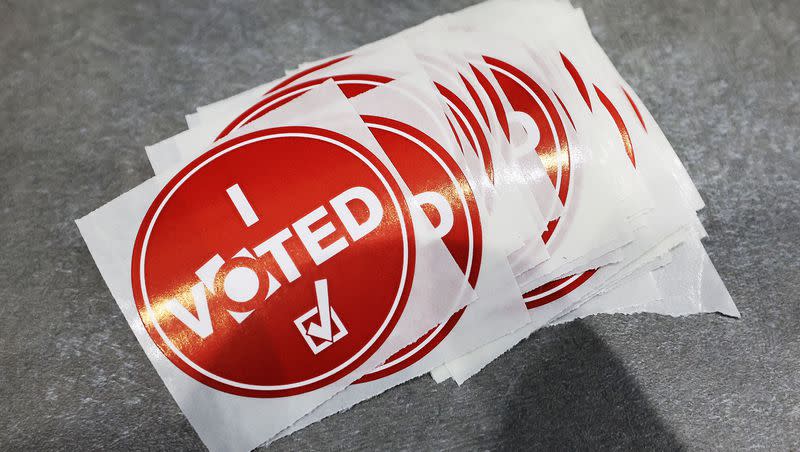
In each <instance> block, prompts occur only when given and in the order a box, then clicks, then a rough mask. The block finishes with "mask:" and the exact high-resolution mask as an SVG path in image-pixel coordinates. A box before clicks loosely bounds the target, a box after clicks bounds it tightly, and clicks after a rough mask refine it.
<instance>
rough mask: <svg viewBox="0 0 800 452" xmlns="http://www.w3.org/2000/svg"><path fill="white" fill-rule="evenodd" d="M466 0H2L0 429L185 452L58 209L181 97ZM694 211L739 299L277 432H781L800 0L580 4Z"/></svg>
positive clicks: (443, 443) (541, 441)
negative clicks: (656, 129)
mask: <svg viewBox="0 0 800 452" xmlns="http://www.w3.org/2000/svg"><path fill="white" fill-rule="evenodd" d="M467 3H469V2H468V1H460V2H459V1H452V2H449V1H448V2H434V3H430V2H427V1H422V0H418V1H405V2H377V1H376V2H370V1H348V2H342V1H337V2H326V1H318V2H312V1H286V2H263V3H261V2H259V3H255V2H251V1H245V2H236V3H233V2H231V3H230V4H226V3H209V2H206V1H172V0H170V1H163V2H156V1H151V2H147V3H135V2H127V1H121V0H103V1H79V0H70V1H59V2H43V1H38V0H35V1H2V2H0V208H1V209H2V215H0V256H2V257H0V449H5V450H13V449H64V450H75V449H101V450H114V449H137V450H151V449H198V448H201V447H202V444H201V443H200V441H199V440H198V438H197V436H196V435H195V433H194V432H193V430H192V428H191V427H190V425H189V424H188V422H187V421H186V420H185V418H184V417H183V415H182V414H181V412H180V410H179V409H178V407H177V406H176V405H175V403H174V402H173V401H172V399H171V398H170V396H169V394H168V393H167V391H166V389H165V388H164V386H163V384H162V383H161V381H160V380H159V378H158V376H157V375H156V372H155V371H154V370H153V368H152V367H151V366H150V363H149V362H148V361H147V359H146V357H145V355H144V353H143V352H142V351H141V349H140V348H139V345H138V344H137V342H136V340H135V339H134V336H133V334H132V333H131V331H130V330H129V328H128V326H127V324H126V323H125V321H124V319H123V318H122V316H121V314H120V313H119V311H118V309H117V307H116V305H115V303H114V301H113V300H112V298H111V295H110V294H109V292H108V290H107V288H106V287H105V284H104V283H103V281H102V279H101V277H100V274H99V273H98V271H97V269H96V268H95V266H94V263H93V262H92V259H91V257H90V256H89V253H88V251H87V250H86V248H85V246H84V244H83V242H82V240H81V238H80V236H79V234H78V230H77V228H76V226H75V224H74V220H75V219H76V218H77V217H79V216H82V215H84V214H86V213H88V212H89V211H91V210H92V209H94V208H96V207H98V206H100V205H101V204H103V203H105V202H106V201H109V200H111V199H112V198H114V197H116V196H117V195H119V194H121V193H123V192H125V191H127V190H129V189H131V188H133V187H134V186H136V185H137V184H139V183H140V182H141V181H143V180H145V179H146V178H147V177H149V176H150V175H151V174H152V173H151V170H150V167H149V165H148V163H147V159H146V158H145V154H144V152H143V146H145V145H147V144H151V143H154V142H156V141H158V140H160V139H163V138H165V137H167V136H169V135H172V134H174V133H176V132H178V131H180V130H181V129H182V128H183V127H184V122H183V114H184V113H186V112H189V111H191V110H192V109H193V108H194V107H196V106H197V105H201V104H205V103H208V102H211V101H214V100H216V99H218V98H221V97H225V96H228V95H232V94H234V93H236V92H238V91H240V90H242V89H245V88H248V87H250V86H253V85H255V84H258V83H259V82H263V81H265V80H269V79H272V78H275V77H277V76H279V75H280V74H281V73H282V69H283V68H284V67H291V66H293V65H296V64H298V63H300V62H302V61H305V60H313V59H317V58H320V57H323V56H327V55H330V54H334V53H338V52H342V51H345V50H348V49H350V48H353V47H356V46H358V45H360V44H364V43H367V42H369V41H372V40H375V39H377V38H380V37H383V36H386V35H388V34H391V33H393V32H396V31H399V30H401V29H403V28H405V27H408V26H411V25H414V24H416V23H419V22H421V21H423V20H424V19H426V18H428V17H431V16H433V15H436V14H439V13H443V12H447V11H452V10H456V9H459V8H461V7H463V6H465V5H466V4H467ZM579 3H580V4H581V5H582V6H583V7H584V8H585V9H586V12H587V15H588V17H589V19H590V22H591V24H592V27H593V30H594V32H595V34H596V35H597V37H598V40H599V41H600V43H601V44H602V45H603V46H604V48H605V49H606V51H607V52H608V53H609V55H610V56H611V59H612V60H613V61H614V62H615V64H617V66H618V67H619V70H620V72H621V73H622V74H623V76H625V77H626V78H627V80H628V81H629V82H630V83H631V85H633V87H634V88H635V89H636V91H637V92H638V94H639V95H640V96H641V98H642V99H643V100H644V102H645V103H646V105H647V106H648V107H649V108H650V109H651V111H652V113H653V115H654V116H655V117H656V119H657V120H658V122H659V123H660V125H661V127H662V128H663V129H664V132H665V133H666V135H667V136H668V137H669V139H670V140H671V142H672V143H673V145H674V146H675V148H676V149H677V151H678V153H679V155H680V156H681V158H682V159H683V161H684V162H685V164H686V166H687V168H688V170H689V172H690V173H691V175H692V176H693V178H694V180H695V182H696V183H697V185H698V187H699V189H700V192H701V194H702V195H703V197H704V199H705V200H706V202H707V204H708V207H707V209H706V210H705V212H704V213H703V218H704V223H705V225H706V228H707V229H708V232H709V234H710V235H711V238H710V240H707V241H706V247H707V248H708V251H709V254H710V255H711V257H712V259H713V261H714V262H715V263H716V266H717V269H718V270H719V273H720V274H721V276H722V278H723V279H724V280H725V281H726V283H727V285H728V288H729V290H730V292H731V294H732V295H733V298H734V299H735V300H736V302H737V304H738V306H739V309H740V310H741V312H742V320H739V321H737V320H732V319H728V318H723V317H719V316H714V315H703V316H694V317H691V318H682V319H674V318H665V317H659V316H655V315H637V316H613V317H612V316H600V317H597V318H593V319H590V320H586V321H581V322H577V323H573V324H569V325H566V326H562V327H558V328H552V329H547V330H544V331H541V332H539V333H537V334H535V335H534V336H533V337H531V338H530V339H528V340H527V341H525V342H523V343H522V344H521V345H519V346H518V347H516V348H515V349H514V350H512V351H511V352H509V353H507V354H506V355H504V356H503V357H501V358H500V359H498V360H497V361H496V362H494V363H493V364H491V365H490V366H489V367H488V368H487V369H486V370H484V371H483V372H482V373H480V374H479V375H478V376H477V377H475V378H473V379H471V380H470V381H468V382H467V383H466V384H465V385H464V386H463V387H461V388H458V387H456V386H455V385H454V384H453V383H445V384H442V385H436V384H434V382H433V381H432V380H431V379H429V378H420V379H417V380H414V381H412V382H409V383H407V384H404V385H402V386H400V387H398V388H395V389H393V390H391V391H388V392H387V393H385V394H383V395H381V396H379V397H376V398H375V399H373V400H370V401H368V402H366V403H362V404H360V405H358V406H356V407H355V408H353V409H352V410H350V411H348V412H346V413H344V414H341V415H338V416H335V417H333V418H330V419H327V420H325V421H323V422H320V423H318V424H316V425H313V426H311V427H309V428H307V429H306V430H304V431H301V432H299V433H297V434H295V435H293V436H291V437H289V438H286V439H283V440H280V441H278V442H277V443H275V444H274V445H273V446H272V447H271V448H272V449H275V450H299V449H311V450H330V449H333V450H342V449H462V448H467V449H519V448H523V447H524V448H541V449H596V448H603V449H606V448H609V449H617V448H619V449H653V448H655V449H677V448H689V449H722V450H733V449H741V448H765V449H776V450H787V449H798V448H800V325H798V322H800V300H798V298H800V261H798V257H797V254H796V253H797V251H798V245H800V152H798V149H797V147H798V143H800V138H799V136H800V133H799V132H800V130H798V124H800V108H799V107H798V104H800V86H798V78H799V77H798V74H800V30H798V24H799V23H800V8H798V5H797V3H796V2H793V1H791V0H787V1H782V2H781V1H761V2H748V1H742V0H739V1H736V0H733V1H717V2H714V1H706V2H695V1H686V0H681V1H677V2H662V1H659V0H645V1H642V2H636V4H634V2H628V1H623V0H615V1H603V0H597V1H591V0H585V1H580V2H579Z"/></svg>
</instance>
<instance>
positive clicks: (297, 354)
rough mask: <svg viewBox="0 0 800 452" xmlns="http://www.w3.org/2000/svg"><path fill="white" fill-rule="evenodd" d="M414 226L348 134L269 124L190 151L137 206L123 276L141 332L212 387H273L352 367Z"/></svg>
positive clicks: (258, 392) (393, 187) (287, 389)
mask: <svg viewBox="0 0 800 452" xmlns="http://www.w3.org/2000/svg"><path fill="white" fill-rule="evenodd" d="M414 246H415V245H414V231H413V228H412V224H411V220H410V216H409V212H408V207H407V206H406V204H405V200H404V198H403V194H402V192H401V190H400V187H399V185H398V183H397V181H395V180H394V179H393V178H392V176H391V174H390V173H389V171H388V170H387V169H386V168H385V167H384V166H383V165H382V164H381V162H380V161H379V160H378V159H377V158H376V157H375V156H374V155H373V154H371V153H370V152H369V150H367V149H365V148H364V147H363V146H361V145H359V144H358V143H356V142H355V141H353V140H351V139H349V138H347V137H344V136H342V135H339V134H336V133H333V132H330V131H326V130H321V129H318V128H311V127H279V128H273V129H267V130H261V131H258V132H253V133H250V134H246V135H243V136H240V137H237V138H235V139H232V140H230V141H227V142H225V143H223V144H221V145H219V146H217V147H216V148H214V149H212V150H211V151H208V152H207V153H205V154H204V155H203V156H201V157H199V158H197V159H196V160H194V161H193V162H192V163H191V164H189V165H188V166H187V167H185V168H184V169H183V170H182V171H181V172H180V173H178V174H177V175H176V176H174V177H173V178H172V179H171V180H170V182H169V183H167V185H166V186H165V187H164V188H163V189H162V190H161V192H160V193H159V194H158V196H157V197H156V198H155V200H154V201H153V203H152V205H151V206H150V208H149V210H148V211H147V214H146V215H145V217H144V219H143V221H142V224H141V226H140V229H139V233H138V235H137V238H136V242H135V245H134V250H133V259H132V269H131V274H132V285H133V291H134V297H135V301H136V306H137V309H138V311H139V315H140V316H141V318H142V321H143V323H144V325H145V327H146V329H147V332H148V333H149V335H150V337H151V338H152V339H153V340H154V342H155V343H156V344H157V345H158V346H159V348H160V349H161V350H162V351H163V352H164V354H165V355H166V356H167V357H168V358H169V359H170V361H171V362H172V363H173V364H175V365H176V366H177V367H179V368H180V369H181V370H183V371H184V372H186V373H187V374H188V375H190V376H192V377H193V378H195V379H196V380H198V381H200V382H202V383H204V384H206V385H208V386H210V387H213V388H215V389H218V390H221V391H225V392H229V393H233V394H238V395H244V396H251V397H283V396H288V395H294V394H301V393H304V392H307V391H311V390H313V389H316V388H319V387H322V386H325V385H328V384H330V383H332V382H334V381H336V380H338V379H340V378H342V377H343V376H345V375H347V374H348V373H350V372H352V371H353V370H354V369H355V368H356V367H358V366H359V365H361V364H362V363H363V362H364V361H365V360H366V359H368V358H369V357H370V356H371V355H372V354H373V353H374V352H375V351H376V350H377V349H378V347H380V346H381V345H382V344H383V342H384V341H385V340H386V338H387V337H388V335H389V333H390V332H391V331H392V329H393V328H394V326H395V324H396V322H397V320H398V319H399V317H400V315H401V314H402V312H403V309H404V307H405V303H406V301H407V299H408V294H409V291H410V287H411V280H412V278H413V273H414V250H415V248H414Z"/></svg>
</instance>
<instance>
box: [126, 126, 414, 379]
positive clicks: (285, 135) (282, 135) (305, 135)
mask: <svg viewBox="0 0 800 452" xmlns="http://www.w3.org/2000/svg"><path fill="white" fill-rule="evenodd" d="M288 137H303V138H310V139H316V140H320V141H324V142H327V143H330V144H333V145H336V146H338V147H340V148H342V149H344V150H346V151H348V152H350V153H351V154H353V155H355V156H356V157H358V158H359V159H360V160H361V161H362V162H364V163H365V164H366V165H367V166H368V167H369V168H370V169H371V170H372V172H373V173H375V174H376V175H377V176H378V179H380V181H381V183H383V185H384V187H386V189H387V191H388V192H389V195H390V197H391V198H392V202H393V204H394V207H395V210H396V211H397V213H398V216H399V217H400V218H401V219H402V221H400V222H399V223H400V227H401V229H402V232H403V246H404V249H403V273H402V275H401V284H400V290H399V291H398V294H397V296H396V297H395V300H394V302H393V304H392V308H391V310H390V311H389V314H388V316H387V317H386V320H384V322H383V324H382V325H381V327H380V328H379V329H378V331H377V333H375V335H374V336H373V337H372V339H370V341H369V342H368V343H367V344H366V345H365V346H364V347H363V348H362V349H361V350H359V351H358V352H357V353H356V354H355V355H353V356H352V357H351V358H350V359H348V360H347V361H345V362H344V363H342V364H340V365H339V366H338V367H336V368H334V369H332V370H330V371H328V372H326V373H324V374H322V375H318V376H316V377H314V378H310V379H308V380H304V381H301V382H296V383H288V384H283V385H251V384H245V383H239V382H236V381H232V380H228V379H227V378H223V377H220V376H218V375H216V374H213V373H211V372H209V371H207V370H205V369H203V368H202V367H200V366H199V365H197V364H196V363H194V362H193V361H192V360H190V359H189V358H188V357H186V355H184V354H183V353H182V352H181V351H180V350H178V348H177V347H176V346H175V344H173V343H172V341H171V340H170V339H169V337H167V335H166V333H165V332H164V330H163V329H161V326H160V325H159V324H158V321H156V320H155V319H156V318H157V317H156V316H155V315H154V312H153V308H152V306H151V305H150V300H149V297H148V295H147V286H146V284H145V280H144V274H145V272H144V265H145V257H146V254H147V242H148V240H149V238H150V233H151V231H152V229H153V226H154V224H155V222H156V219H157V218H158V215H159V214H160V213H161V210H162V209H163V208H164V205H165V203H166V202H167V201H168V200H169V199H170V197H171V196H172V195H173V194H174V193H175V191H176V190H177V189H178V188H179V187H180V186H181V185H182V184H183V183H184V182H186V180H188V178H189V177H191V176H192V175H193V174H195V173H196V172H197V171H199V170H200V169H201V168H203V167H204V166H206V165H207V164H209V163H210V162H212V161H214V160H216V159H217V158H219V157H221V156H222V155H225V154H227V153H229V152H231V151H234V150H236V149H239V148H241V147H243V146H246V145H249V144H252V143H256V142H259V141H266V140H270V139H275V138H288ZM408 246H409V244H408V231H406V224H405V217H404V216H403V211H402V210H401V209H400V204H399V202H398V201H397V198H396V197H395V195H394V192H393V190H392V188H391V187H390V186H389V183H388V182H387V181H386V179H385V178H384V177H383V175H382V174H380V172H379V171H378V169H377V168H375V166H374V165H373V164H372V163H371V162H369V161H368V160H367V159H366V158H365V157H363V156H362V155H360V154H359V153H358V152H357V151H356V150H355V149H353V148H352V147H350V146H348V145H346V144H344V143H341V142H338V141H336V140H333V139H331V138H328V137H323V136H318V135H312V134H309V133H280V134H275V135H269V136H263V137H257V138H254V139H251V140H247V141H243V142H241V143H238V144H236V145H234V146H231V147H230V148H227V149H225V150H223V151H221V152H218V153H217V154H214V155H213V156H211V157H210V158H209V159H207V160H206V161H204V162H203V163H202V164H200V165H198V166H197V167H195V168H193V169H192V170H191V171H189V172H188V173H187V174H186V175H184V176H183V177H182V178H181V180H180V181H179V182H178V183H177V184H176V185H175V187H173V188H172V189H171V190H170V191H169V193H167V196H166V197H165V198H164V200H163V201H162V202H161V203H160V204H159V206H158V209H156V211H155V213H154V214H153V218H152V219H151V220H150V223H149V224H148V228H147V232H146V233H145V237H144V239H143V241H142V250H143V251H142V258H141V262H140V265H139V279H140V281H139V284H140V285H141V291H142V296H143V300H144V303H145V306H146V307H147V313H148V314H149V315H150V317H151V318H152V319H153V325H154V327H155V328H156V331H158V334H159V336H161V339H162V340H164V342H165V343H166V344H167V346H168V347H169V348H170V350H172V352H173V353H175V354H176V355H177V356H178V357H180V358H181V360H182V361H183V362H184V363H186V364H187V365H189V367H191V368H192V369H194V370H196V371H197V372H199V373H201V374H202V375H204V376H206V377H208V378H211V379H212V380H215V381H217V382H219V383H223V384H226V385H229V386H233V387H236V388H240V389H248V390H254V391H279V390H286V389H294V388H299V387H302V386H306V385H309V384H313V383H316V382H318V381H320V380H323V379H325V378H328V377H329V376H331V375H333V374H335V373H337V372H339V371H341V370H342V369H344V368H345V367H347V366H349V365H350V364H352V363H353V362H354V361H355V360H356V359H358V358H359V357H360V356H361V355H363V354H364V353H365V352H366V351H367V350H368V349H369V348H370V347H371V346H372V345H373V344H374V343H375V341H377V338H378V337H379V336H380V335H381V334H382V333H383V331H384V330H385V329H386V327H387V326H388V324H389V322H390V321H391V319H392V317H393V316H394V313H395V311H396V310H397V306H398V304H399V303H400V298H401V296H402V294H403V288H404V287H405V285H406V279H407V278H408V254H409V253H408Z"/></svg>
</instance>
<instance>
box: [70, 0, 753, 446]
mask: <svg viewBox="0 0 800 452" xmlns="http://www.w3.org/2000/svg"><path fill="white" fill-rule="evenodd" d="M187 121H188V124H189V129H188V130H186V131H184V132H182V133H180V134H178V135H175V136H174V137H171V138H169V139H167V140H165V141H162V142H160V143H158V144H155V145H153V146H150V147H148V148H147V156H148V158H149V159H150V162H151V163H152V165H153V168H154V170H155V173H156V176H155V177H153V178H151V179H149V180H147V181H145V182H144V183H143V184H142V185H140V186H138V187H137V188H135V189H133V190H131V191H130V192H128V193H126V194H124V195H122V196H120V197H119V198H117V199H115V200H113V201H112V202H110V203H108V204H106V205H105V206H103V207H101V208H100V209H98V210H96V211H95V212H92V213H91V214H89V215H87V216H86V217H84V218H82V219H80V220H78V225H79V227H80V230H81V233H82V234H83V237H84V239H85V240H86V243H87V244H88V247H89V249H90V250H91V253H92V255H93V257H94V259H95V261H96V263H97V266H98V267H99V269H100V271H101V272H102V274H103V277H104V278H105V280H106V282H107V284H108V286H109V288H110V289H111V292H112V294H113V295H114V298H115V299H116V301H117V303H118V304H119V307H120V309H121V310H122V312H123V313H124V315H125V318H126V319H127V321H128V323H129V324H130V326H131V328H132V329H133V331H134V333H135V334H136V337H137V339H138V340H139V342H140V344H141V346H142V347H143V349H144V350H145V352H146V353H147V356H148V357H149V358H150V360H151V361H152V363H153V365H154V366H155V368H156V370H157V371H158V373H159V375H160V376H161V378H162V379H163V381H164V383H165V384H166V386H167V388H168V389H169V391H170V392H171V393H172V396H173V397H174V398H175V400H176V401H177V403H178V405H179V406H180V407H181V409H182V410H183V412H184V413H185V414H186V416H187V417H188V419H189V421H190V422H191V423H192V425H193V426H194V428H195V429H196V430H197V432H198V434H199V435H200V437H201V438H202V440H203V441H204V442H205V444H206V445H207V446H208V447H209V448H210V449H212V450H247V449H251V448H253V447H256V446H258V445H259V444H263V443H265V442H266V443H268V442H270V441H272V440H275V439H276V438H279V437H281V436H284V435H287V434H290V433H292V432H293V431H296V430H298V429H301V428H303V427H304V426H307V425H309V424H311V423H313V422H315V421H318V420H320V419H322V418H324V417H326V416H329V415H332V414H335V413H337V412H339V411H342V410H345V409H347V408H349V407H351V406H353V405H354V404H356V403H358V402H361V401H363V400H366V399H368V398H370V397H372V396H375V395H377V394H379V393H381V392H382V391H385V390H387V389H389V388H391V387H393V386H395V385H398V384H400V383H402V382H404V381H407V380H409V379H412V378H415V377H419V376H421V375H423V374H428V373H430V374H432V375H433V378H434V379H436V381H439V382H441V381H444V380H447V379H450V378H452V379H453V380H455V382H456V383H458V384H461V383H463V382H464V381H465V380H467V379H468V378H469V377H470V376H472V375H474V374H475V373H477V372H478V371H480V370H481V369H482V368H483V367H484V366H486V365H487V364H488V363H490V362H491V361H492V360H493V359H495V358H496V357H498V356H499V355H501V354H502V353H504V352H505V351H507V350H508V349H509V348H511V347H513V346H514V345H515V344H516V343H517V342H519V341H520V340H522V339H524V338H526V337H527V336H529V335H530V334H531V332H533V331H535V330H537V329H539V328H543V327H545V326H548V325H553V324H557V323H561V322H566V321H569V320H572V319H576V318H579V317H584V316H587V315H591V314H597V313H634V312H653V313H661V314H668V315H675V316H677V315H687V314H693V313H700V312H721V313H724V314H727V315H730V316H738V311H737V310H736V307H735V306H734V304H733V302H732V300H731V298H730V296H729V295H728V293H727V291H726V289H725V287H724V285H723V283H722V281H721V280H720V278H719V276H718V274H717V272H716V271H715V270H714V267H713V265H712V264H711V262H710V261H709V258H708V256H707V255H706V253H705V251H704V249H703V246H702V245H701V243H700V239H701V238H703V237H704V236H705V232H704V230H703V228H702V226H701V225H700V223H699V221H698V219H697V216H696V214H695V213H696V211H698V210H699V209H701V208H703V201H702V199H701V198H700V196H699V194H698V192H697V190H696V189H695V187H694V185H693V183H692V181H691V180H690V178H689V176H688V174H687V172H686V170H685V169H684V168H683V166H682V165H681V163H680V161H679V160H678V158H677V156H676V154H675V152H674V151H673V149H672V148H671V146H670V144H669V143H668V142H667V140H666V138H665V137H664V134H663V133H662V132H661V130H659V127H658V125H657V124H656V123H655V121H654V119H653V117H652V116H651V115H650V114H649V113H648V111H647V109H646V108H645V106H644V105H643V104H642V102H641V100H640V99H639V98H638V97H637V96H636V94H635V93H634V92H633V90H632V89H631V87H630V86H629V85H628V84H627V83H625V81H624V80H622V78H621V77H620V75H619V74H618V73H617V71H616V70H615V69H614V67H613V65H612V64H611V62H610V61H609V59H608V58H607V57H606V55H605V54H604V52H603V51H602V49H601V48H600V47H599V46H598V44H597V43H596V42H595V41H594V39H593V38H592V36H591V33H590V31H589V27H588V26H587V24H586V21H585V19H584V16H583V14H582V12H581V11H580V10H575V9H572V8H571V7H570V6H569V5H568V4H566V3H564V2H558V1H552V2H551V1H544V0H542V1H538V2H531V3H528V2H525V3H523V2H516V1H509V0H505V1H501V0H497V1H491V2H487V3H483V4H479V5H476V6H473V7H471V8H468V9H465V10H463V11H460V12H458V13H454V14H450V15H447V16H442V17H437V18H434V19H432V20H430V21H428V22H426V23H424V24H422V25H419V26H417V27H414V28H412V29H409V30H406V31H404V32H402V33H399V34H398V35H395V36H392V37H389V38H387V39H384V40H382V41H379V42H376V43H372V44H369V45H366V46H364V47H361V48H359V49H356V50H354V51H351V52H348V53H346V54H343V55H339V56H335V57H332V58H328V59H325V60H322V61H318V62H314V63H308V64H304V65H301V66H300V67H299V68H296V69H294V70H291V71H289V72H288V73H287V75H286V76H285V77H283V78H281V79H279V80H274V81H271V82H269V83H266V84H264V85H261V86H258V87H256V88H253V89H251V90H249V91H246V92H243V93H241V94H239V95H236V96H234V97H231V98H229V99H225V100H222V101H220V102H217V103H215V104H212V105H208V106H205V107H201V108H199V109H198V111H197V112H196V113H193V114H191V115H189V116H188V117H187ZM519 358H521V357H519Z"/></svg>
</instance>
